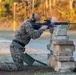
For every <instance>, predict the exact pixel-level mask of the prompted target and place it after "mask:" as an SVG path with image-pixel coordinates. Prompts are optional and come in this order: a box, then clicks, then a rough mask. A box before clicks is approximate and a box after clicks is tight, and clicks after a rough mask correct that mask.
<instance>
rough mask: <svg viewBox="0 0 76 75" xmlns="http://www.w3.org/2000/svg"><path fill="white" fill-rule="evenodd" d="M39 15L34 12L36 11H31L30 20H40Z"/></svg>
mask: <svg viewBox="0 0 76 75" xmlns="http://www.w3.org/2000/svg"><path fill="white" fill-rule="evenodd" d="M40 18H41V17H40V15H38V14H36V13H32V14H31V15H30V18H29V19H30V20H31V21H32V22H36V21H40Z"/></svg>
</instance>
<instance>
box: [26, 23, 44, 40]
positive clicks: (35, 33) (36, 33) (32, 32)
mask: <svg viewBox="0 0 76 75" xmlns="http://www.w3.org/2000/svg"><path fill="white" fill-rule="evenodd" d="M25 28H26V32H27V33H28V34H29V35H30V37H31V38H32V39H36V38H39V37H40V35H41V34H42V33H43V29H39V30H37V31H35V30H34V29H33V27H32V25H31V23H30V22H27V23H26V25H25Z"/></svg>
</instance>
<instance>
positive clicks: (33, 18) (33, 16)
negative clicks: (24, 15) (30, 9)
mask: <svg viewBox="0 0 76 75" xmlns="http://www.w3.org/2000/svg"><path fill="white" fill-rule="evenodd" d="M35 21H36V19H35V14H34V13H32V19H31V22H35Z"/></svg>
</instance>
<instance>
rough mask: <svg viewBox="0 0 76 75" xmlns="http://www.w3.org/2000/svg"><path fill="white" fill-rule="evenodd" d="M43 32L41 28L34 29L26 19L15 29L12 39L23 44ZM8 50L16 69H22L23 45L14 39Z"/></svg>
mask: <svg viewBox="0 0 76 75" xmlns="http://www.w3.org/2000/svg"><path fill="white" fill-rule="evenodd" d="M42 33H43V29H39V30H37V31H35V30H34V29H33V27H32V25H31V23H30V21H29V20H26V21H24V22H23V23H22V25H21V27H20V28H19V29H18V30H17V32H16V34H15V37H14V40H17V41H19V42H21V43H22V44H24V45H27V44H28V43H29V41H30V39H31V38H32V39H36V38H39V37H40V35H41V34H42ZM10 51H11V55H12V58H13V61H14V63H15V65H16V66H17V70H23V53H24V51H25V48H24V46H22V45H20V44H19V43H17V42H16V41H12V43H11V45H10Z"/></svg>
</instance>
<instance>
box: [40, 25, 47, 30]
mask: <svg viewBox="0 0 76 75" xmlns="http://www.w3.org/2000/svg"><path fill="white" fill-rule="evenodd" d="M47 28H48V26H47V25H44V26H42V27H41V28H40V29H43V30H46V29H47Z"/></svg>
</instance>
